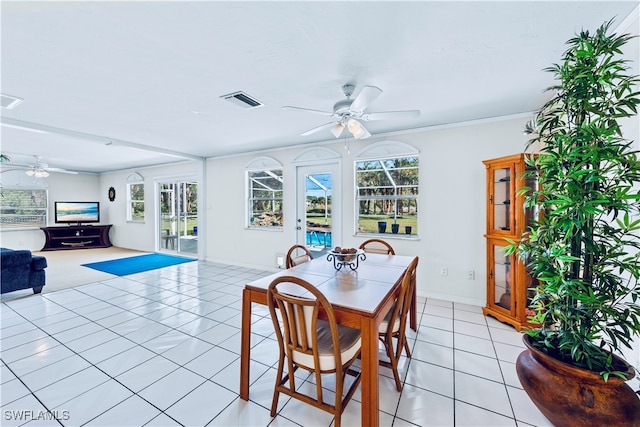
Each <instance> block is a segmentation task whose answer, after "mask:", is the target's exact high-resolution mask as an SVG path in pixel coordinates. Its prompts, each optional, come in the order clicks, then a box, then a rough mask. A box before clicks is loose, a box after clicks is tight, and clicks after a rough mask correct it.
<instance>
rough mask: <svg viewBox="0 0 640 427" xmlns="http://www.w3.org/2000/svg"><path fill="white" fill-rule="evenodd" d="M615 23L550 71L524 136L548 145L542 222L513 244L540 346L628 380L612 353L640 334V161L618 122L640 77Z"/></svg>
mask: <svg viewBox="0 0 640 427" xmlns="http://www.w3.org/2000/svg"><path fill="white" fill-rule="evenodd" d="M611 24H612V21H609V22H607V23H605V24H603V25H602V26H601V27H600V28H598V30H597V31H596V32H595V33H594V34H590V33H589V32H588V31H582V32H581V33H579V34H578V35H577V36H576V37H575V38H572V39H570V40H569V41H568V42H567V44H568V45H569V48H568V50H567V51H566V52H565V53H564V55H563V57H562V62H561V63H559V64H555V65H553V66H551V67H549V68H547V69H546V70H545V71H548V72H551V73H553V75H554V76H555V79H556V81H557V84H556V85H554V86H552V87H550V88H548V89H547V90H548V91H553V92H554V96H553V98H552V99H551V100H550V101H549V102H547V103H546V104H545V105H544V106H543V107H542V109H541V110H540V111H539V112H538V113H537V115H536V116H535V117H534V119H533V120H532V121H531V122H530V123H528V124H527V127H526V129H525V131H526V132H528V133H530V134H532V139H531V140H530V141H529V143H528V144H527V149H529V148H530V146H531V145H532V144H539V146H541V148H540V152H539V153H538V156H536V157H533V156H531V157H530V158H528V160H527V161H528V162H529V164H530V165H531V166H534V169H535V173H536V175H537V177H538V180H539V187H538V188H537V189H529V190H530V191H529V193H528V194H529V195H528V197H527V200H526V204H527V205H528V207H530V208H534V209H537V210H538V212H539V213H540V215H539V217H538V219H537V221H535V222H534V224H533V226H532V227H531V229H530V230H529V231H528V232H527V233H525V234H524V235H523V236H522V239H521V241H520V242H518V243H513V244H512V245H511V246H510V253H513V252H514V251H516V250H517V252H518V255H519V257H520V258H521V259H522V260H523V261H524V262H525V264H526V265H527V266H528V267H529V268H530V270H531V273H532V275H533V276H534V277H535V278H536V279H537V280H538V285H537V288H536V291H537V295H536V297H535V298H534V301H533V308H534V309H536V312H537V314H536V315H535V316H534V317H533V318H532V321H533V322H535V323H538V324H540V325H541V327H540V328H538V329H534V330H531V331H529V334H530V335H531V336H532V337H533V343H534V345H535V346H536V347H538V348H540V349H541V350H542V351H544V352H546V353H548V354H550V355H552V356H554V357H556V358H559V359H561V360H563V361H566V362H568V363H572V364H574V365H577V366H581V367H585V368H588V369H591V370H594V371H597V372H601V373H602V375H603V376H604V377H605V379H606V378H608V376H609V375H610V374H611V373H613V374H616V375H622V374H621V372H619V369H620V367H616V366H614V365H613V363H612V358H611V354H610V352H611V351H617V350H619V349H620V348H621V347H622V346H625V347H630V346H631V341H632V339H633V337H634V336H637V335H639V334H640V306H639V305H638V304H637V303H638V298H639V297H640V286H639V280H640V237H639V234H638V233H639V232H640V219H638V212H639V209H638V208H639V201H640V193H639V192H638V182H639V181H640V162H639V161H638V158H637V156H636V154H637V151H634V150H633V149H632V144H633V143H632V142H630V141H627V140H625V139H624V138H623V136H622V131H621V128H620V124H619V122H618V121H619V119H622V118H626V117H633V116H636V115H637V106H638V104H640V98H639V95H640V93H639V92H638V91H637V89H636V85H637V84H638V81H639V79H638V76H633V75H629V74H628V72H629V67H628V64H627V61H625V60H623V59H620V56H621V50H620V49H621V47H622V46H623V45H624V44H625V43H627V42H628V41H629V39H630V38H631V37H630V36H629V35H626V34H625V35H621V36H618V35H615V34H609V28H610V26H611ZM525 190H526V189H523V191H525Z"/></svg>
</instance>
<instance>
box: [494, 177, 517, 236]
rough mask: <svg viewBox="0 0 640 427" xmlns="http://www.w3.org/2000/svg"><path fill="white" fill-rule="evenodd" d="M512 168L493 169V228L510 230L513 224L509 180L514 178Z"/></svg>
mask: <svg viewBox="0 0 640 427" xmlns="http://www.w3.org/2000/svg"><path fill="white" fill-rule="evenodd" d="M512 172H513V171H512V168H510V167H505V168H497V169H494V170H493V194H492V199H491V201H492V203H493V224H492V228H493V229H494V230H501V231H505V232H509V231H511V227H512V226H513V218H512V210H511V197H512V191H511V180H512V179H513V178H514V177H513V173H512Z"/></svg>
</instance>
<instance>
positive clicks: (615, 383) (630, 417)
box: [516, 335, 640, 427]
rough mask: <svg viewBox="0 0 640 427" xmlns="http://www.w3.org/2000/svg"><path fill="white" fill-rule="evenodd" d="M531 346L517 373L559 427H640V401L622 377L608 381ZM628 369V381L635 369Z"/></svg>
mask: <svg viewBox="0 0 640 427" xmlns="http://www.w3.org/2000/svg"><path fill="white" fill-rule="evenodd" d="M529 340H530V337H529V336H528V335H524V336H523V341H524V343H525V345H526V346H527V349H526V350H524V351H523V352H522V353H520V355H519V356H518V359H517V361H516V371H517V373H518V378H519V379H520V383H521V384H522V387H523V388H524V390H525V391H526V392H527V394H528V395H529V397H530V398H531V400H532V401H533V403H534V404H535V405H536V406H537V407H538V409H540V411H541V412H542V413H543V414H544V415H545V417H547V418H548V419H549V421H551V422H552V423H553V424H554V425H555V426H563V427H564V426H580V427H584V426H636V427H637V426H640V399H639V398H638V396H637V395H636V393H634V391H633V390H632V389H631V387H629V385H627V384H626V383H625V381H624V380H622V379H621V378H619V377H609V380H608V381H607V382H605V381H604V380H603V379H602V377H601V376H600V374H598V373H597V372H592V371H589V370H586V369H581V368H576V367H574V366H572V365H569V364H567V363H564V362H561V361H559V360H557V359H554V358H553V357H551V356H548V355H546V354H545V353H543V352H541V351H540V350H538V349H536V348H534V347H532V345H531V343H530V341H529ZM614 358H616V359H618V360H619V361H620V362H622V363H623V364H624V365H625V366H627V374H628V379H631V378H633V376H634V371H633V368H632V367H631V366H630V365H629V364H628V363H626V362H625V361H624V360H622V359H620V358H619V357H617V356H615V355H614Z"/></svg>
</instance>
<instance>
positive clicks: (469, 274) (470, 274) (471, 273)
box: [467, 270, 476, 280]
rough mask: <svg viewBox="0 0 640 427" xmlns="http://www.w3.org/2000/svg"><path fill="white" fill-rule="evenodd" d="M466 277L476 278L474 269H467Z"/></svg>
mask: <svg viewBox="0 0 640 427" xmlns="http://www.w3.org/2000/svg"><path fill="white" fill-rule="evenodd" d="M467 279H469V280H476V271H475V270H469V271H467Z"/></svg>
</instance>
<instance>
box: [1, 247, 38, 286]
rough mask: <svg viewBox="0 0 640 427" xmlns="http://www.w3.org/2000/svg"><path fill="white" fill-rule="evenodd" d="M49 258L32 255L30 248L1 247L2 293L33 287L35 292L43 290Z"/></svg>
mask: <svg viewBox="0 0 640 427" xmlns="http://www.w3.org/2000/svg"><path fill="white" fill-rule="evenodd" d="M46 267H47V259H46V258H45V257H43V256H37V255H35V256H34V255H32V254H31V251H28V250H13V249H7V248H0V268H1V269H0V282H1V283H2V293H3V294H4V293H7V292H13V291H17V290H20V289H29V288H33V293H34V294H38V293H40V292H42V287H43V286H44V285H45V272H44V269H45V268H46Z"/></svg>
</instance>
